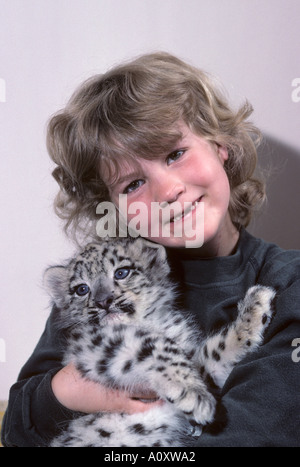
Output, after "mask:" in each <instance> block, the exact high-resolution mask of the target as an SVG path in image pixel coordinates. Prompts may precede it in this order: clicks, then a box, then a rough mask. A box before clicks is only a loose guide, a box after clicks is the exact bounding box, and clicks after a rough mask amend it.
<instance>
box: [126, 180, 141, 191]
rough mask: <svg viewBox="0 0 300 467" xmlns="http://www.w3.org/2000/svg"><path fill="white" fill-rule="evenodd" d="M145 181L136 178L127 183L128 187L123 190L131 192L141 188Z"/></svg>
mask: <svg viewBox="0 0 300 467" xmlns="http://www.w3.org/2000/svg"><path fill="white" fill-rule="evenodd" d="M144 183H145V182H144V180H134V181H133V182H131V183H129V185H127V187H126V188H125V189H124V190H123V193H124V194H127V193H131V192H133V191H135V190H137V189H138V188H140V187H141V186H142V185H143V184H144Z"/></svg>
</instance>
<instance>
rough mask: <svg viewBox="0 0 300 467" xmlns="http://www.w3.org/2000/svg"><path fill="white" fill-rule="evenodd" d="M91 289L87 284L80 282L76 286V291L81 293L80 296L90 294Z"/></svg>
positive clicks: (78, 293)
mask: <svg viewBox="0 0 300 467" xmlns="http://www.w3.org/2000/svg"><path fill="white" fill-rule="evenodd" d="M89 291H90V288H89V286H88V285H87V284H80V285H77V287H75V293H77V295H79V296H80V297H82V296H83V295H86V294H88V293H89Z"/></svg>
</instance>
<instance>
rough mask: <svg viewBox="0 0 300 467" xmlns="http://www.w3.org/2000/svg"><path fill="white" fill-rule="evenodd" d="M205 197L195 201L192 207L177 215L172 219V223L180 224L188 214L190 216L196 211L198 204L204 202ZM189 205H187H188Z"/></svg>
mask: <svg viewBox="0 0 300 467" xmlns="http://www.w3.org/2000/svg"><path fill="white" fill-rule="evenodd" d="M203 197H204V195H202V196H200V198H198V199H196V201H193V202H192V203H191V204H190V206H188V207H187V208H186V209H185V210H184V211H182V212H181V213H180V214H177V215H176V216H174V217H171V219H170V223H174V222H178V221H180V220H181V219H183V218H185V217H186V216H187V215H188V214H190V213H191V212H192V211H194V210H195V209H196V207H197V206H198V204H199V203H200V202H201V201H202V199H203ZM186 204H187V203H186Z"/></svg>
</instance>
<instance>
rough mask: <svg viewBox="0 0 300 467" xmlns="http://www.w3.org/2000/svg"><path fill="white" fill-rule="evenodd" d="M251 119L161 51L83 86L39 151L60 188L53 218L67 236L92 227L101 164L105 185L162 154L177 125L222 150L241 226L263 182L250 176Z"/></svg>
mask: <svg viewBox="0 0 300 467" xmlns="http://www.w3.org/2000/svg"><path fill="white" fill-rule="evenodd" d="M251 113H252V107H251V105H250V104H249V103H248V102H246V103H245V104H244V105H243V106H242V107H240V108H239V109H238V110H236V111H234V110H233V109H231V108H230V106H229V104H228V102H227V99H226V98H225V95H224V92H222V91H221V89H220V86H219V85H218V84H217V83H216V81H215V80H214V79H213V78H212V77H211V76H210V75H209V74H207V73H205V72H203V71H201V70H199V69H197V68H194V67H193V66H191V65H189V64H187V63H185V62H183V61H182V60H180V59H178V58H176V57H174V56H172V55H170V54H167V53H163V52H161V53H153V54H146V55H143V56H141V57H139V58H137V59H135V60H133V61H131V62H128V63H124V64H122V65H120V66H118V67H115V68H113V69H111V70H109V71H108V72H107V73H105V74H100V75H96V76H94V77H92V78H90V79H88V80H87V81H85V82H84V83H83V84H82V85H81V86H80V87H79V89H78V90H76V92H75V93H74V94H73V96H72V97H71V99H70V101H69V102H68V104H67V105H66V107H65V108H64V109H63V110H61V111H59V112H58V113H57V114H56V115H54V116H53V117H52V118H51V120H50V122H49V125H48V134H47V146H48V151H49V154H50V156H51V158H52V159H53V161H54V162H55V163H56V165H57V166H56V168H55V169H54V171H53V176H54V177H55V179H56V180H57V182H58V183H59V185H60V191H59V193H58V195H57V197H56V200H55V209H56V212H57V214H58V215H59V216H60V217H61V218H63V219H64V220H65V221H66V223H65V227H66V229H69V228H73V230H74V231H75V232H76V231H78V230H79V229H80V226H81V227H82V226H83V225H87V224H86V222H90V223H91V222H92V223H93V221H94V220H96V219H97V215H96V206H97V205H98V203H99V202H101V201H107V200H109V191H108V188H107V186H106V185H105V183H104V182H103V180H102V178H101V167H103V166H104V164H105V167H106V171H107V169H109V170H110V175H111V177H112V178H113V177H114V176H118V171H119V170H120V167H122V163H124V161H125V162H126V160H130V159H135V158H137V157H138V158H146V159H154V158H155V157H159V156H161V154H162V153H168V151H170V150H173V148H174V144H176V142H177V141H178V140H179V139H180V137H181V136H182V135H181V134H180V131H179V125H178V123H179V122H184V123H185V124H186V125H187V126H188V127H189V128H190V130H192V131H193V132H194V133H196V134H198V135H200V136H202V137H204V138H206V140H208V141H210V142H214V143H216V144H218V145H221V146H225V147H226V148H227V151H228V154H229V157H228V160H227V161H226V163H225V166H224V167H225V170H226V173H227V176H228V179H229V183H230V187H231V199H230V204H229V213H230V216H231V219H232V221H233V222H234V223H235V224H238V225H241V226H247V225H248V223H249V221H250V219H251V215H252V212H253V209H254V207H255V206H256V205H257V204H258V203H260V202H261V201H262V200H263V199H264V196H265V191H264V184H263V182H262V181H260V180H259V179H257V178H256V176H254V170H255V167H256V163H257V152H256V148H257V145H258V142H259V141H260V132H259V131H258V129H257V128H256V127H255V126H254V125H252V124H251V123H250V122H249V121H248V117H249V116H250V114H251ZM85 221H86V222H85ZM82 228H84V227H82Z"/></svg>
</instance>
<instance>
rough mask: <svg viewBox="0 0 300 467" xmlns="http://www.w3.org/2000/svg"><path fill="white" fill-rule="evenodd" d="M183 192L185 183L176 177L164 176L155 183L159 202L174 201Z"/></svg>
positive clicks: (169, 202)
mask: <svg viewBox="0 0 300 467" xmlns="http://www.w3.org/2000/svg"><path fill="white" fill-rule="evenodd" d="M184 192H185V185H184V184H183V183H182V182H181V181H180V180H178V179H174V178H172V177H170V176H165V178H164V179H161V180H160V182H159V183H158V184H157V197H158V198H159V199H158V201H159V202H160V203H168V204H171V203H174V202H175V201H177V200H178V198H179V197H180V195H181V194H182V193H184Z"/></svg>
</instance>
